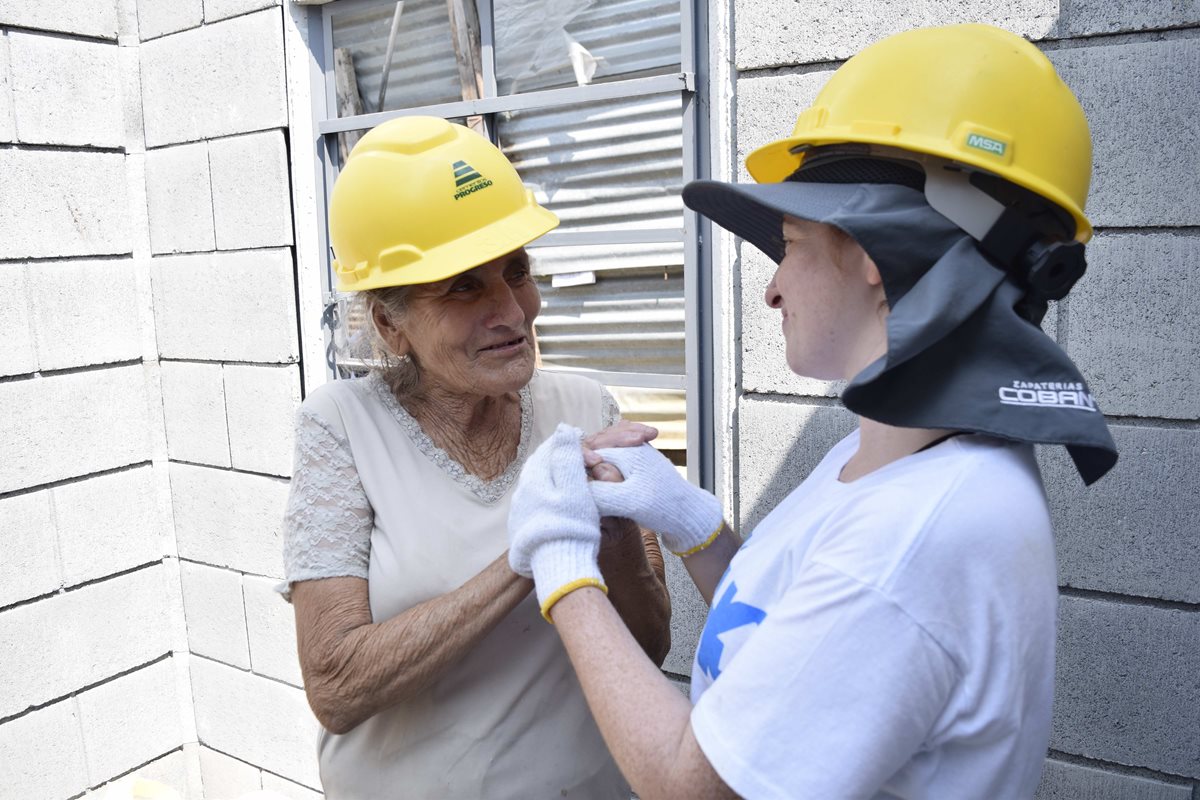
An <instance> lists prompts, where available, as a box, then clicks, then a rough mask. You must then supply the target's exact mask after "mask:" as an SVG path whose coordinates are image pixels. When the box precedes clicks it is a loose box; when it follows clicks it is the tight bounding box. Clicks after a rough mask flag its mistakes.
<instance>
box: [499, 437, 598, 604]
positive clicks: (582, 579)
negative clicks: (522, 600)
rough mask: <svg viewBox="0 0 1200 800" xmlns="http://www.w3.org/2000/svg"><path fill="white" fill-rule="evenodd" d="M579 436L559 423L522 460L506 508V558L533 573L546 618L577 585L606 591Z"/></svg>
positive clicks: (517, 568) (516, 567)
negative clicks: (539, 444)
mask: <svg viewBox="0 0 1200 800" xmlns="http://www.w3.org/2000/svg"><path fill="white" fill-rule="evenodd" d="M581 436H582V432H581V431H580V430H579V429H577V428H572V427H571V426H570V425H567V424H565V423H562V424H560V425H559V426H558V428H557V430H555V431H554V434H553V435H552V436H551V437H550V438H549V439H547V440H546V441H545V442H543V443H542V445H541V446H540V447H539V448H538V449H537V450H535V451H534V453H533V455H531V456H530V457H529V460H528V461H526V462H525V466H524V467H523V468H522V469H521V477H520V478H519V479H518V481H517V488H516V489H515V490H514V492H513V499H512V505H511V507H510V508H509V512H508V536H509V549H508V564H509V566H510V567H512V570H513V572H516V573H517V574H518V575H524V576H525V577H527V578H533V580H534V584H535V586H536V590H537V597H538V604H539V605H540V606H541V609H542V616H544V617H545V618H546V619H547V620H549V619H550V609H551V607H553V605H554V604H555V603H557V602H558V601H559V599H561V598H562V597H563V596H564V595H566V594H567V593H569V592H572V591H574V590H575V589H578V588H580V587H582V586H596V587H599V588H600V589H603V590H604V591H607V589H606V588H605V586H604V581H603V579H602V577H601V575H600V567H599V566H598V565H597V562H596V557H597V554H598V553H599V550H600V513H599V512H598V511H597V509H596V503H595V501H594V500H593V499H592V495H591V493H590V492H589V491H588V478H587V470H586V468H585V467H584V463H583V453H582V451H581V449H580V438H581Z"/></svg>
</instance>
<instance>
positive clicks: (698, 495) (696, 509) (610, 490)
mask: <svg viewBox="0 0 1200 800" xmlns="http://www.w3.org/2000/svg"><path fill="white" fill-rule="evenodd" d="M596 455H597V456H599V457H600V458H602V459H603V460H604V461H605V462H607V463H609V464H611V465H613V466H615V467H616V468H617V469H618V470H620V472H621V473H622V474H623V475H624V476H625V479H624V481H622V482H620V483H611V482H607V481H593V482H592V483H591V484H589V486H590V488H591V491H592V497H594V498H595V500H596V507H597V508H598V509H599V512H600V513H601V514H604V515H606V516H615V517H628V518H629V519H632V520H633V521H635V522H637V524H639V525H641V526H642V527H644V528H650V529H651V530H654V531H657V532H658V534H659V535H660V536H661V537H662V540H663V543H664V544H665V545H666V546H667V548H668V549H669V550H671V552H673V553H675V555H678V556H687V555H691V554H692V553H695V552H697V551H699V550H703V549H704V548H705V547H707V546H708V545H710V544H712V542H713V540H715V539H716V537H717V534H719V533H720V532H721V528H722V527H723V526H724V524H725V520H724V511H723V510H722V509H721V503H720V501H718V500H717V498H715V497H713V496H712V495H711V494H709V493H708V492H706V491H704V490H703V489H700V488H698V487H696V486H693V485H692V484H690V483H688V482H687V481H686V480H685V479H684V478H683V477H682V476H681V475H680V474H679V473H678V472H677V471H676V470H675V465H673V464H672V463H671V462H670V461H669V460H667V458H666V456H664V455H662V454H661V453H659V452H658V451H657V450H655V449H654V448H653V447H651V446H650V445H649V444H643V445H640V446H638V447H612V448H603V449H601V450H599V451H597V452H596Z"/></svg>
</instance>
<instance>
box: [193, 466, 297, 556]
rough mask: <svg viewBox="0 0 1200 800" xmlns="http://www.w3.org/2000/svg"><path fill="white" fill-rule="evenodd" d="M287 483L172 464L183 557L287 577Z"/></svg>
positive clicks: (274, 479)
mask: <svg viewBox="0 0 1200 800" xmlns="http://www.w3.org/2000/svg"><path fill="white" fill-rule="evenodd" d="M287 493H288V484H287V481H284V480H280V479H278V478H266V477H263V476H260V475H247V474H244V473H240V472H230V471H229V470H221V469H212V468H209V467H196V466H192V465H190V464H179V463H174V462H173V463H172V464H171V498H172V507H173V509H174V512H175V535H176V537H177V539H178V542H179V557H180V558H185V559H189V560H192V561H202V562H205V563H208V564H212V565H214V566H218V567H228V568H229V569H235V570H238V571H241V572H249V573H253V574H255V575H264V576H268V577H272V578H282V577H283V542H282V538H281V537H282V526H283V509H284V506H285V505H286V503H287Z"/></svg>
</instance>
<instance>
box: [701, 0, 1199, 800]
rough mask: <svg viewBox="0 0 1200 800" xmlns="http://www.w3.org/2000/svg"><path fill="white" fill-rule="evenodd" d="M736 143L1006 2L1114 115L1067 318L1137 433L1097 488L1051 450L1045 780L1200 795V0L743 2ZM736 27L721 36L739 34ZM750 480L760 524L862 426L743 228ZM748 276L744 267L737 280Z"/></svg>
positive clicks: (1170, 797)
mask: <svg viewBox="0 0 1200 800" xmlns="http://www.w3.org/2000/svg"><path fill="white" fill-rule="evenodd" d="M732 8H733V15H734V19H733V35H732V37H731V38H732V40H731V41H730V42H728V43H726V45H725V47H726V54H727V56H728V57H729V58H731V59H733V61H734V63H735V65H736V70H737V74H736V78H735V97H736V100H735V109H736V112H735V113H736V127H735V131H734V134H733V138H732V140H731V141H730V142H729V146H730V148H731V149H732V151H733V153H734V154H736V164H737V167H736V170H731V173H732V174H729V175H726V176H724V177H725V178H726V179H738V180H748V176H747V175H746V174H745V171H744V167H743V166H742V162H743V159H744V158H745V155H746V153H748V152H749V151H750V150H752V149H754V148H755V147H757V146H759V145H762V144H765V143H767V142H769V141H772V140H774V139H777V138H781V137H783V136H785V135H787V134H788V133H789V132H790V130H791V127H792V124H793V123H794V121H795V117H796V115H797V113H798V112H799V111H800V110H801V109H802V108H804V107H806V106H807V105H808V104H809V103H810V102H811V100H812V98H813V97H814V96H815V94H816V93H817V91H819V89H820V87H821V86H822V85H823V84H824V82H825V81H826V80H827V78H828V76H829V74H830V73H831V72H832V71H833V70H834V69H836V67H837V66H838V65H839V64H840V62H841V61H842V60H843V59H845V58H847V57H849V56H850V55H852V54H853V53H854V52H856V51H857V50H859V49H861V48H862V47H863V46H865V45H867V44H869V43H870V42H872V41H875V40H877V39H878V38H881V37H882V36H884V35H887V34H889V33H892V32H896V31H900V30H905V29H909V28H913V27H919V26H923V25H931V24H942V23H951V22H966V21H972V22H989V23H992V24H996V25H999V26H1001V27H1004V28H1007V29H1009V30H1012V31H1014V32H1016V33H1019V34H1021V35H1023V36H1025V37H1027V38H1030V39H1032V40H1033V41H1035V42H1036V43H1037V44H1038V45H1039V46H1040V47H1042V48H1043V50H1044V51H1046V52H1047V54H1048V56H1049V57H1050V58H1051V60H1052V61H1053V62H1054V63H1055V65H1056V67H1057V68H1058V70H1059V72H1060V74H1061V75H1062V77H1063V79H1064V80H1065V81H1066V82H1067V83H1068V84H1069V85H1070V86H1071V87H1072V89H1073V90H1074V91H1075V92H1076V94H1077V95H1078V96H1079V98H1080V101H1081V102H1082V104H1083V106H1084V108H1085V110H1086V111H1087V113H1088V117H1089V120H1090V123H1091V126H1092V135H1093V140H1094V161H1095V167H1094V171H1093V178H1092V189H1091V194H1090V197H1089V201H1088V213H1089V216H1090V218H1091V219H1092V221H1093V222H1094V223H1095V225H1096V237H1095V239H1094V240H1093V243H1092V244H1091V245H1090V246H1089V248H1088V252H1089V271H1088V274H1087V275H1086V276H1085V278H1084V279H1083V280H1082V281H1081V282H1080V284H1079V286H1078V287H1077V289H1076V291H1075V292H1073V293H1072V295H1071V296H1070V297H1069V298H1068V299H1067V300H1066V301H1065V302H1063V303H1061V304H1059V307H1058V308H1057V310H1056V314H1055V315H1054V316H1053V317H1052V318H1051V319H1050V324H1051V325H1052V326H1053V327H1052V328H1051V329H1050V332H1051V333H1052V334H1053V335H1054V336H1055V337H1056V338H1057V339H1058V341H1059V342H1060V343H1061V344H1063V345H1064V346H1065V347H1066V349H1067V350H1068V352H1069V353H1070V354H1071V355H1072V357H1073V358H1074V359H1075V360H1076V361H1077V363H1078V364H1079V366H1080V367H1081V369H1082V370H1083V372H1084V374H1085V375H1086V376H1087V377H1088V378H1089V380H1090V382H1091V385H1092V388H1093V390H1094V392H1095V394H1096V396H1097V398H1098V400H1099V402H1100V404H1101V407H1102V408H1104V410H1105V411H1106V413H1107V415H1108V416H1109V419H1110V422H1111V424H1112V426H1113V433H1114V436H1115V438H1116V440H1117V443H1118V445H1119V446H1120V448H1121V460H1120V462H1119V463H1118V465H1117V467H1116V468H1115V470H1114V471H1113V472H1112V473H1111V474H1110V475H1109V476H1108V477H1106V478H1105V479H1104V480H1103V481H1101V482H1100V483H1099V484H1098V485H1096V486H1094V487H1093V488H1091V489H1085V488H1084V487H1083V486H1082V485H1081V482H1080V481H1079V479H1078V477H1077V476H1076V475H1075V474H1074V471H1073V469H1072V468H1071V467H1070V464H1069V462H1068V460H1067V459H1066V457H1065V454H1064V453H1062V452H1059V451H1055V450H1053V449H1047V450H1046V451H1045V452H1043V453H1041V458H1042V464H1043V473H1044V476H1045V479H1046V483H1047V488H1048V492H1049V495H1050V499H1051V504H1052V508H1053V511H1054V516H1055V528H1056V537H1057V542H1058V545H1057V547H1058V560H1059V582H1060V586H1061V602H1060V610H1059V631H1060V633H1059V643H1058V669H1057V694H1056V702H1055V718H1054V730H1053V735H1052V739H1051V743H1050V752H1049V753H1048V760H1047V762H1046V768H1045V771H1044V775H1043V781H1042V785H1041V788H1040V789H1039V794H1038V797H1039V798H1040V799H1041V800H1051V799H1052V798H1053V799H1054V800H1057V799H1058V798H1080V797H1088V798H1096V799H1097V800H1128V799H1129V798H1145V799H1147V800H1187V799H1188V798H1193V797H1200V678H1198V677H1197V676H1200V630H1198V626H1200V594H1198V591H1200V590H1198V589H1197V587H1198V586H1200V573H1198V572H1197V567H1196V563H1197V562H1196V558H1195V536H1196V523H1195V507H1196V501H1195V498H1196V497H1197V495H1198V494H1200V479H1198V478H1197V475H1198V474H1200V464H1198V463H1197V462H1198V460H1200V424H1198V423H1200V401H1197V399H1196V398H1197V396H1200V394H1198V392H1200V366H1198V365H1200V334H1198V333H1197V331H1198V330H1200V328H1198V327H1197V326H1196V325H1195V324H1194V322H1193V320H1192V314H1191V313H1190V312H1192V311H1193V310H1194V309H1195V302H1194V297H1195V296H1196V294H1197V290H1198V289H1200V286H1198V282H1200V249H1198V248H1200V188H1197V183H1196V181H1195V176H1194V172H1195V170H1194V169H1193V168H1192V167H1194V165H1195V164H1196V155H1195V153H1196V150H1197V146H1198V144H1200V122H1198V121H1197V120H1198V117H1197V109H1200V81H1198V80H1197V78H1196V76H1197V74H1200V8H1198V7H1196V6H1195V5H1194V4H1188V3H1183V4H1179V3H1149V4H1140V5H1133V4H1128V3H1118V2H1103V3H1082V2H1075V0H1025V1H1024V2H1019V3H1009V4H1002V5H997V4H994V3H987V4H985V3H976V2H964V3H955V4H942V5H938V4H931V3H917V4H913V3H899V2H882V3H878V2H876V3H866V2H862V3H859V2H854V3H849V4H842V5H840V6H838V7H837V9H836V11H835V12H831V10H830V7H829V6H827V5H822V4H819V3H816V2H813V1H812V0H789V1H788V2H777V1H776V0H733V3H732ZM721 47H722V45H721V44H719V43H718V45H717V51H716V52H718V53H719V52H720V48H721ZM735 268H736V269H737V270H738V273H737V276H736V278H735V281H739V282H740V297H739V298H738V305H737V310H736V313H737V315H738V323H739V325H738V332H739V334H740V337H739V339H738V341H740V346H739V348H738V350H737V351H736V356H737V357H738V358H739V359H740V376H739V377H740V389H739V398H738V414H737V432H736V434H735V436H736V442H737V447H738V451H739V453H740V455H739V457H738V460H737V468H736V469H737V473H736V477H735V479H734V480H735V490H736V494H737V498H736V499H737V506H738V510H737V516H738V520H739V522H740V524H741V526H742V528H743V529H745V530H749V529H751V528H752V527H753V525H754V523H756V522H757V521H759V520H760V519H761V518H762V516H763V515H764V514H765V513H766V512H767V511H768V510H769V509H770V508H771V507H772V506H773V505H774V504H775V503H777V502H778V501H779V500H780V499H781V498H782V497H783V496H784V495H785V494H786V493H787V491H788V490H790V489H791V488H792V487H794V486H795V485H796V483H798V482H799V481H800V480H801V479H803V477H804V476H805V475H806V474H807V473H808V472H809V471H810V470H811V469H812V467H813V466H814V465H815V464H816V462H817V460H818V459H819V458H820V456H821V455H822V454H823V453H824V452H825V450H826V449H827V448H828V447H829V446H830V445H831V444H832V443H833V442H834V441H836V440H837V439H838V438H840V436H842V435H844V434H845V433H846V432H848V431H849V430H850V429H851V428H852V427H853V425H854V418H853V416H852V415H850V414H849V413H848V412H847V411H845V410H844V409H842V408H841V407H840V405H839V404H838V402H837V400H836V396H837V394H838V391H839V388H840V387H838V386H836V385H830V384H825V383H819V382H813V381H808V380H804V379H800V378H797V377H796V376H794V375H791V374H789V373H788V371H787V368H786V363H785V362H784V360H783V342H782V339H781V337H780V335H779V329H778V319H777V317H776V316H775V315H773V314H770V313H767V311H766V309H765V307H764V306H763V301H762V293H763V289H764V288H765V286H766V283H767V281H768V280H769V278H770V276H771V273H772V271H773V269H774V265H773V264H771V263H770V262H769V261H768V260H767V259H766V258H765V257H763V256H762V255H761V254H760V253H758V252H757V251H756V250H754V249H753V248H751V247H749V246H742V247H741V249H740V258H739V260H738V262H737V264H736V265H735ZM735 285H736V284H735Z"/></svg>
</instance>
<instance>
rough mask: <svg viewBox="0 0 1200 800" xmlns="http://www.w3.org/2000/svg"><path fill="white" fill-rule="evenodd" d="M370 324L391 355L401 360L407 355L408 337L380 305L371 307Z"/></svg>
mask: <svg viewBox="0 0 1200 800" xmlns="http://www.w3.org/2000/svg"><path fill="white" fill-rule="evenodd" d="M371 322H372V323H374V325H375V331H376V333H378V334H379V338H380V339H382V340H383V343H384V344H386V345H387V348H388V350H390V351H392V355H394V356H397V357H399V358H403V357H404V356H406V355H408V354H409V350H410V347H409V343H408V337H407V336H406V335H405V334H404V331H403V330H401V329H400V328H399V327H398V326H397V325H396V324H395V323H393V322H392V320H391V318H390V317H388V315H387V311H385V310H384V308H383V305H382V304H380V303H374V304H373V305H372V306H371Z"/></svg>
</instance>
